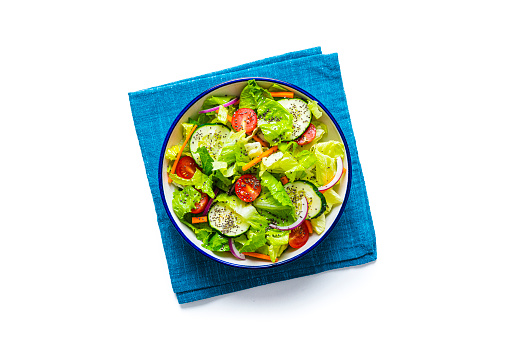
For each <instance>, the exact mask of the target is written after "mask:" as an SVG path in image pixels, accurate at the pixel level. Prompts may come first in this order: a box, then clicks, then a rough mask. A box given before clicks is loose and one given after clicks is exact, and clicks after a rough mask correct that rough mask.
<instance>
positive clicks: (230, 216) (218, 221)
mask: <svg viewBox="0 0 509 339" xmlns="http://www.w3.org/2000/svg"><path fill="white" fill-rule="evenodd" d="M207 220H208V222H209V225H210V227H212V228H213V229H215V230H217V231H218V232H219V233H221V234H222V235H224V236H227V237H236V236H238V235H241V234H242V233H245V232H246V231H247V230H248V229H249V224H248V223H247V222H245V221H244V219H243V218H242V217H241V216H239V215H238V214H237V213H235V212H234V211H233V210H232V209H231V208H230V207H228V205H226V204H225V203H222V202H218V203H216V204H214V205H213V206H212V207H211V208H210V210H209V213H208V215H207Z"/></svg>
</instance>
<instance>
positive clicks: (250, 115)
mask: <svg viewBox="0 0 509 339" xmlns="http://www.w3.org/2000/svg"><path fill="white" fill-rule="evenodd" d="M257 124H258V118H257V117H256V113H255V111H253V110H252V109H250V108H241V109H239V110H237V112H235V113H233V117H232V126H233V129H234V130H235V131H237V132H238V131H240V130H241V129H243V130H245V131H246V133H247V134H251V132H253V130H254V129H255V128H256V125H257Z"/></svg>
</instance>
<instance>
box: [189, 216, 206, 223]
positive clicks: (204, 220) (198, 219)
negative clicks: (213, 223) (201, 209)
mask: <svg viewBox="0 0 509 339" xmlns="http://www.w3.org/2000/svg"><path fill="white" fill-rule="evenodd" d="M191 221H192V222H193V224H199V223H200V222H207V216H203V217H193V218H192V219H191Z"/></svg>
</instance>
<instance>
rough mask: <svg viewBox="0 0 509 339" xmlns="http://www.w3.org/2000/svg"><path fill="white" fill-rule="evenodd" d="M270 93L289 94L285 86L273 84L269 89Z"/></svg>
mask: <svg viewBox="0 0 509 339" xmlns="http://www.w3.org/2000/svg"><path fill="white" fill-rule="evenodd" d="M268 91H269V92H288V90H287V89H286V88H284V87H283V86H281V85H279V84H272V85H271V86H270V87H269V89H268Z"/></svg>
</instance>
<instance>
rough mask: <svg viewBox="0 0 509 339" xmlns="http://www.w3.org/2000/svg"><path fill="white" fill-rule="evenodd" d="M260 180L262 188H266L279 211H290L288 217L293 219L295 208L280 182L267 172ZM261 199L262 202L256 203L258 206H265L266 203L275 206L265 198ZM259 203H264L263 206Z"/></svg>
mask: <svg viewBox="0 0 509 339" xmlns="http://www.w3.org/2000/svg"><path fill="white" fill-rule="evenodd" d="M260 179H261V185H262V187H266V188H267V189H268V190H269V192H270V194H271V196H272V198H274V200H276V201H277V202H278V203H279V205H280V208H281V210H282V211H284V210H288V209H290V215H291V216H292V217H295V206H294V205H293V203H292V199H290V196H289V195H288V193H286V190H285V188H284V187H283V184H282V183H281V181H279V180H277V179H276V178H274V176H273V175H272V174H270V173H269V172H265V173H263V174H262V176H261V177H260ZM262 199H264V200H261V201H260V202H259V203H258V206H260V205H262V206H267V204H268V203H271V204H275V202H274V201H273V200H271V199H270V198H267V197H266V196H265V197H262ZM255 201H256V200H255ZM261 202H264V203H265V204H260V203H261ZM255 206H256V205H255ZM272 210H274V209H272ZM278 215H279V214H278Z"/></svg>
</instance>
